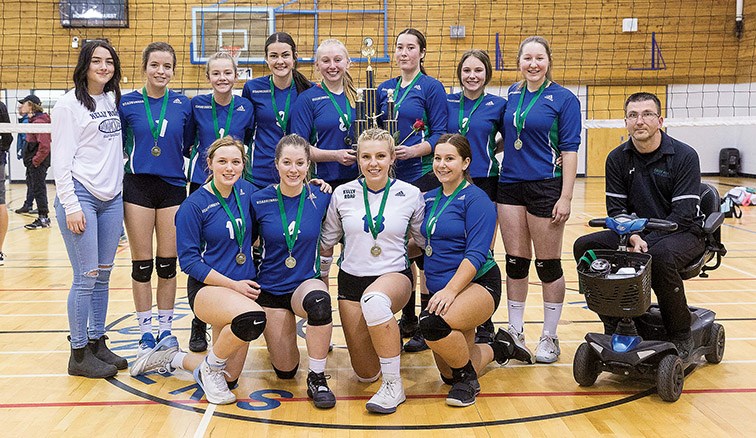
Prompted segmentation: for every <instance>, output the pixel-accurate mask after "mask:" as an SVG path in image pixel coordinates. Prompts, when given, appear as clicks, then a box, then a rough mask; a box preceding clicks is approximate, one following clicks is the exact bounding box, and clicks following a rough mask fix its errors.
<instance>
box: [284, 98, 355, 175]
mask: <svg viewBox="0 0 756 438" xmlns="http://www.w3.org/2000/svg"><path fill="white" fill-rule="evenodd" d="M332 95H333V98H334V99H335V100H336V103H338V104H339V107H340V108H341V111H342V112H343V113H344V115H345V116H346V115H347V113H346V108H347V107H346V106H347V105H348V100H347V98H346V93H341V94H333V93H332ZM350 108H351V112H352V117H351V118H350V119H351V120H350V121H353V120H354V115H355V110H354V107H352V106H351V105H350ZM291 132H292V133H293V134H298V135H300V136H301V137H303V138H305V139H308V140H309V141H310V144H312V145H313V146H315V147H317V148H319V149H323V150H331V151H334V150H340V149H351V148H352V146H351V145H347V144H346V143H345V142H344V139H345V138H346V137H349V138H350V139H351V141H352V143H353V144H356V142H355V138H354V124H352V125H351V126H350V127H348V128H347V127H346V125H345V124H344V121H343V120H342V118H341V117H340V116H339V112H338V111H337V110H336V108H335V107H334V106H333V102H331V99H330V98H329V97H328V94H326V92H325V90H323V88H321V86H320V85H316V86H314V87H312V88H310V89H308V90H305V91H304V92H302V95H301V96H300V97H299V99H297V104H296V105H295V106H294V111H293V114H292V116H291ZM315 165H316V167H315V169H316V174H317V176H318V178H322V179H324V180H326V181H334V180H337V179H354V178H357V164H352V165H351V166H344V165H342V164H340V163H337V162H334V161H331V162H324V163H315Z"/></svg>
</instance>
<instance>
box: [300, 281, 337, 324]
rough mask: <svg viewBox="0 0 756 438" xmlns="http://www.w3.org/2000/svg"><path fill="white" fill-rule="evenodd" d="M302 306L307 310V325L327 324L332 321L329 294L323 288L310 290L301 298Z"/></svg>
mask: <svg viewBox="0 0 756 438" xmlns="http://www.w3.org/2000/svg"><path fill="white" fill-rule="evenodd" d="M302 307H304V310H305V312H307V325H308V326H319V325H328V324H330V323H332V322H333V316H332V315H331V296H330V295H328V292H326V291H324V290H313V291H310V292H309V293H308V294H307V296H305V297H304V300H302Z"/></svg>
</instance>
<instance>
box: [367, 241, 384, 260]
mask: <svg viewBox="0 0 756 438" xmlns="http://www.w3.org/2000/svg"><path fill="white" fill-rule="evenodd" d="M381 252H382V250H381V247H380V246H378V244H377V243H376V244H375V245H373V247H372V248H370V254H372V255H373V257H378V256H379V255H381Z"/></svg>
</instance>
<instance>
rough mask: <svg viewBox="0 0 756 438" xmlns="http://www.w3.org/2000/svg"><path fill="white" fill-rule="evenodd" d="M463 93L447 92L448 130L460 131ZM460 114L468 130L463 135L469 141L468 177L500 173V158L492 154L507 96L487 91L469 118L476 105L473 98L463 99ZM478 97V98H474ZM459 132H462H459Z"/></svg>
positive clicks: (501, 130)
mask: <svg viewBox="0 0 756 438" xmlns="http://www.w3.org/2000/svg"><path fill="white" fill-rule="evenodd" d="M461 96H462V93H461V92H460V93H456V94H449V95H448V96H447V97H446V102H447V108H448V109H449V122H448V123H447V125H446V130H447V132H449V133H456V132H460V126H459V99H460V97H461ZM464 99H465V102H464V106H465V108H464V112H463V117H464V118H466V119H468V125H467V126H469V129H468V131H467V134H465V137H466V138H467V141H469V142H470V149H471V151H472V161H471V162H470V167H469V169H468V170H469V171H470V177H472V178H485V177H489V176H498V175H499V160H497V159H496V157H495V152H496V133H497V132H500V133H501V135H502V136H503V135H504V107H505V106H506V104H507V101H506V99H504V98H502V97H499V96H496V95H494V94H486V95H485V97H483V101H481V103H480V105H479V106H478V108H477V109H475V112H473V113H472V117H470V112H471V111H472V109H473V107H474V106H475V100H470V99H468V98H466V97H465V98H464ZM476 100H477V99H476ZM460 133H461V132H460Z"/></svg>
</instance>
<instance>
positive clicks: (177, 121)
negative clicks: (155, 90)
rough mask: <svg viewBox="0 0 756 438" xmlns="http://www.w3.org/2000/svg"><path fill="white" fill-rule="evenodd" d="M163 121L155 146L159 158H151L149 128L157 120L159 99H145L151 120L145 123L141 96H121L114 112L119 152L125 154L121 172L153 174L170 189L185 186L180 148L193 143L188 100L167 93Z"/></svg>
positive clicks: (182, 156) (145, 114) (152, 143)
mask: <svg viewBox="0 0 756 438" xmlns="http://www.w3.org/2000/svg"><path fill="white" fill-rule="evenodd" d="M167 92H168V106H167V107H166V110H165V120H164V121H163V125H162V126H161V127H160V131H159V132H160V134H159V137H158V147H159V148H160V155H159V156H157V157H156V156H154V155H152V148H153V146H154V145H155V140H154V138H153V137H152V130H151V127H153V126H155V125H156V124H157V122H158V119H159V117H160V109H161V108H162V106H163V98H162V97H160V98H156V99H155V98H152V97H148V98H147V99H148V101H149V104H150V110H151V111H152V116H153V118H154V119H155V120H152V121H148V120H147V113H146V111H145V109H144V101H143V100H142V93H141V92H139V91H132V92H131V93H128V94H125V95H124V96H123V97H121V103H120V104H119V105H118V113H119V114H120V116H121V125H122V129H123V149H124V154H125V155H126V164H125V167H124V170H125V172H126V173H132V174H149V175H157V176H159V177H160V178H162V179H163V180H165V181H166V182H168V183H169V184H172V185H174V186H180V187H183V186H186V175H185V174H184V155H183V152H184V147H185V146H184V145H188V144H191V142H192V140H193V132H192V128H193V123H192V120H191V118H192V107H191V104H190V103H189V98H188V97H186V96H184V95H183V94H179V93H176V92H175V91H173V90H168V91H167Z"/></svg>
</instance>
